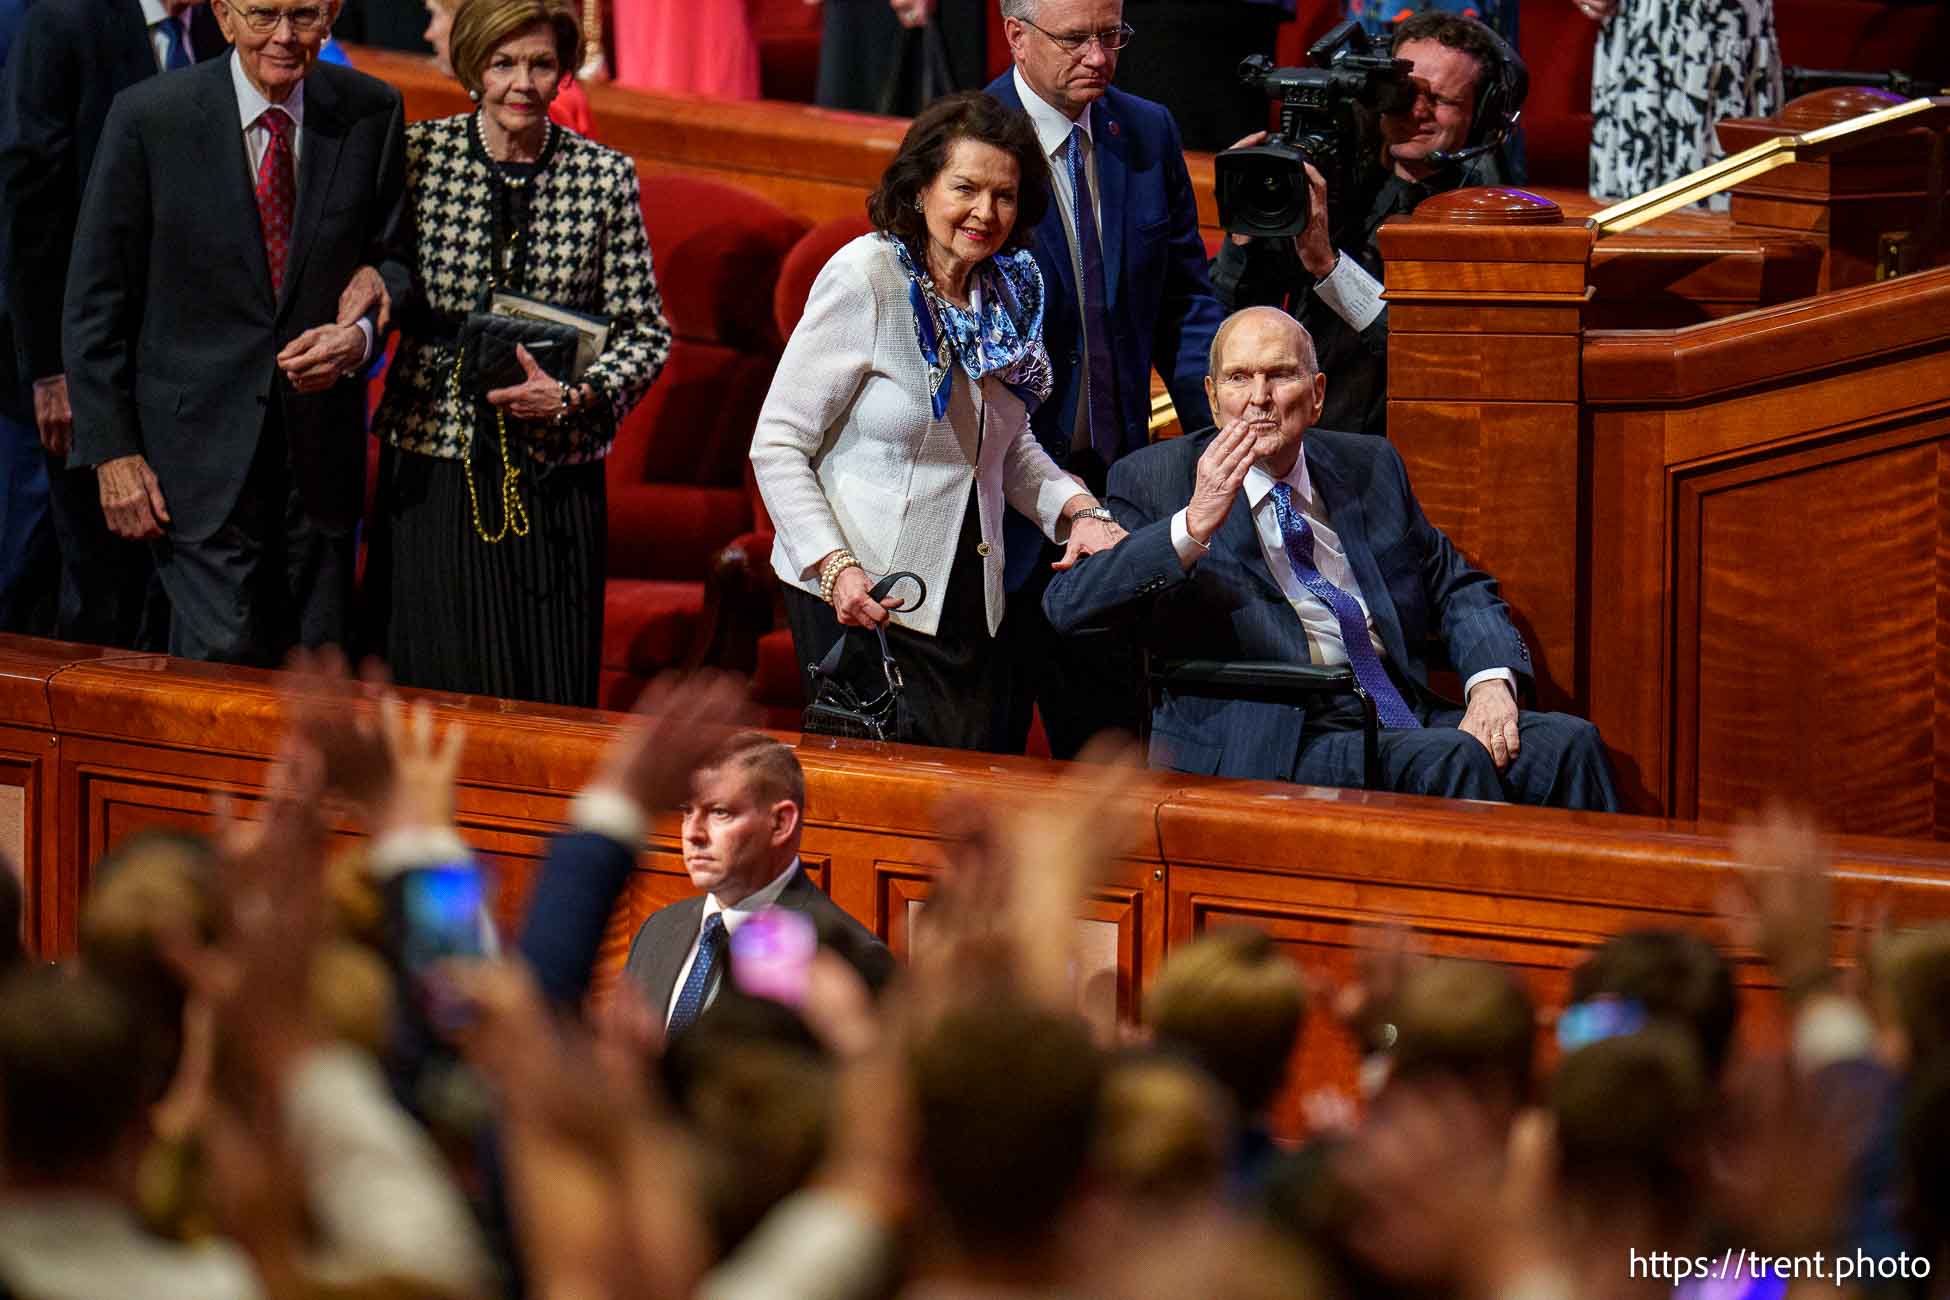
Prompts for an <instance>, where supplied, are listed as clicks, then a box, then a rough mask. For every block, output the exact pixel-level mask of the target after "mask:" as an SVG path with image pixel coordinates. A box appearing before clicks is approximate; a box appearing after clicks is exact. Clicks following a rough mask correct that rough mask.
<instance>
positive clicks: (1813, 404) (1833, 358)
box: [1580, 270, 1950, 835]
mask: <svg viewBox="0 0 1950 1300" xmlns="http://www.w3.org/2000/svg"><path fill="white" fill-rule="evenodd" d="M1947 337H1950V270H1938V271H1931V272H1925V273H1921V274H1918V275H1914V276H1909V277H1905V278H1903V279H1899V280H1893V281H1888V282H1885V283H1881V284H1876V285H1866V286H1862V287H1860V288H1856V289H1849V290H1844V291H1841V292H1839V293H1834V294H1830V295H1827V296H1826V297H1824V298H1822V299H1820V300H1818V301H1815V302H1808V303H1794V304H1788V305H1785V306H1780V307H1774V308H1768V309H1765V310H1762V311H1756V312H1752V313H1748V314H1746V315H1743V316H1739V317H1734V318H1730V319H1728V320H1724V321H1717V322H1714V323H1711V324H1707V325H1700V326H1694V327H1690V328H1686V329H1680V330H1672V331H1652V332H1621V333H1611V332H1604V331H1593V332H1591V333H1589V334H1587V336H1586V343H1585V351H1584V385H1585V405H1586V409H1587V412H1588V421H1589V466H1590V468H1589V483H1590V488H1589V499H1590V503H1591V531H1590V534H1589V538H1590V559H1589V577H1588V579H1587V580H1586V582H1585V584H1584V585H1585V586H1586V588H1587V589H1588V591H1589V592H1590V606H1589V608H1590V618H1589V622H1588V624H1587V625H1586V626H1585V627H1584V629H1583V632H1582V633H1581V636H1580V643H1581V646H1582V648H1583V651H1584V653H1585V654H1586V655H1587V656H1588V660H1589V664H1590V679H1589V680H1590V691H1589V696H1588V698H1589V714H1590V717H1591V718H1592V720H1593V721H1595V722H1597V723H1598V724H1599V726H1600V728H1601V729H1602V730H1603V732H1604V734H1605V736H1606V738H1607V741H1608V742H1609V743H1610V744H1611V745H1612V746H1613V750H1614V753H1615V754H1616V755H1619V756H1620V757H1621V759H1622V760H1623V761H1622V762H1621V763H1620V767H1621V772H1620V775H1621V777H1624V778H1626V788H1627V789H1628V791H1629V794H1630V797H1631V798H1632V800H1633V802H1634V805H1635V806H1636V807H1639V808H1642V809H1645V810H1648V811H1650V810H1664V811H1667V812H1670V813H1672V814H1674V815H1678V816H1692V815H1698V816H1701V817H1707V818H1722V817H1727V816H1730V815H1732V814H1733V813H1734V812H1735V811H1736V810H1739V809H1743V808H1751V807H1753V806H1755V805H1756V803H1758V802H1760V801H1761V800H1762V799H1763V798H1764V797H1765V796H1766V795H1768V794H1770V793H1785V794H1790V795H1792V796H1793V797H1795V798H1796V799H1797V800H1800V801H1803V802H1809V803H1812V804H1813V805H1814V806H1816V807H1818V808H1821V809H1822V810H1824V812H1826V813H1827V814H1828V815H1830V816H1831V817H1832V819H1833V820H1834V822H1835V824H1837V825H1840V826H1843V827H1845V828H1847V829H1849V830H1854V831H1863V832H1870V833H1877V834H1912V835H1938V834H1944V833H1945V832H1946V820H1950V819H1946V817H1945V816H1944V814H1943V813H1941V812H1940V811H1939V809H1940V808H1941V807H1942V806H1943V805H1944V802H1945V801H1944V798H1943V789H1942V787H1943V786H1944V783H1945V777H1944V775H1943V772H1944V763H1943V762H1942V761H1940V760H1939V758H1938V755H1939V753H1942V752H1944V751H1945V750H1946V743H1945V740H1944V739H1943V736H1944V733H1945V730H1946V722H1945V716H1944V709H1945V705H1946V698H1945V697H1946V688H1945V686H1944V685H1943V683H1944V681H1945V680H1946V677H1945V669H1946V667H1950V664H1946V662H1945V656H1944V651H1943V648H1942V647H1943V645H1944V641H1945V638H1946V624H1945V618H1946V614H1950V610H1946V608H1945V602H1944V600H1943V597H1942V594H1941V592H1942V588H1943V585H1944V583H1945V581H1946V578H1945V576H1944V573H1943V571H1942V569H1943V566H1942V562H1941V561H1940V560H1939V558H1938V557H1939V555H1940V554H1941V552H1942V550H1943V548H1944V547H1945V545H1946V537H1945V511H1944V507H1943V504H1942V499H1943V494H1944V482H1943V474H1942V471H1941V469H1940V467H1939V466H1940V461H1941V459H1942V457H1943V456H1944V455H1945V452H1944V450H1943V447H1944V442H1945V440H1946V437H1950V349H1946V347H1945V346H1944V344H1945V340H1946V338H1947Z"/></svg>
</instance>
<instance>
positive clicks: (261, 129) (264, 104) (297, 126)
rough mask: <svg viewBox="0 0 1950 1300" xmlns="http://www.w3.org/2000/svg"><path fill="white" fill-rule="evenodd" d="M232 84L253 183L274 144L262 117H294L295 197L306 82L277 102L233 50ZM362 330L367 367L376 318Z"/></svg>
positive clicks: (299, 175)
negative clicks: (273, 112)
mask: <svg viewBox="0 0 1950 1300" xmlns="http://www.w3.org/2000/svg"><path fill="white" fill-rule="evenodd" d="M230 84H231V86H232V87H233V88H235V89H236V91H237V120H238V121H240V122H242V123H243V124H244V161H246V162H248V163H249V164H250V168H251V184H252V185H253V186H255V185H256V184H257V169H258V168H260V167H262V166H263V165H264V151H265V150H266V149H269V148H270V147H271V132H270V131H269V130H268V129H267V128H266V127H265V126H264V124H263V122H261V121H260V120H259V119H260V118H262V117H263V116H264V114H265V111H266V110H268V109H271V108H274V107H275V108H281V109H283V110H284V111H285V113H286V114H288V115H289V116H290V118H291V179H292V190H291V193H292V196H293V197H294V198H295V197H296V196H297V194H298V193H299V189H298V186H299V184H300V183H301V178H302V177H303V176H304V174H305V171H304V168H302V167H300V166H299V165H298V164H299V161H300V160H301V159H302V158H303V157H304V148H305V132H304V125H305V83H304V82H302V81H300V82H299V83H298V84H297V85H295V86H293V87H292V88H291V94H290V95H288V96H286V98H285V101H284V103H282V104H276V105H274V104H272V103H271V101H270V100H268V99H266V98H264V93H263V92H262V91H260V90H259V89H258V88H257V87H256V86H253V85H251V83H250V78H249V77H246V76H245V75H244V65H243V64H241V63H239V62H238V61H237V55H236V53H235V52H234V51H233V52H232V53H231V55H230ZM291 215H292V220H293V221H294V222H295V221H296V220H297V215H298V214H297V213H296V212H295V211H294V212H293V213H292V214H291ZM311 324H313V325H326V324H330V322H329V321H313V322H312V323H311ZM310 327H311V326H310V325H307V326H306V328H307V329H309V328H310ZM359 333H360V334H361V335H363V336H364V338H365V341H366V350H365V351H364V352H363V353H362V354H361V355H360V357H359V365H360V367H361V368H363V367H364V366H365V365H366V363H367V362H369V361H371V360H372V345H373V329H372V321H371V320H370V319H368V318H367V317H363V316H362V317H360V318H359Z"/></svg>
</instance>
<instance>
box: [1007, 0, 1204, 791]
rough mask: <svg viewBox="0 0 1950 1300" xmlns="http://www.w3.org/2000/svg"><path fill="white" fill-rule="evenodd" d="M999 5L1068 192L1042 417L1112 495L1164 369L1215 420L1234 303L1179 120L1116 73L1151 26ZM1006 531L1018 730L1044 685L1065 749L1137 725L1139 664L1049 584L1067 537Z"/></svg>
mask: <svg viewBox="0 0 1950 1300" xmlns="http://www.w3.org/2000/svg"><path fill="white" fill-rule="evenodd" d="M1001 4H1002V30H1003V33H1004V35H1006V36H1007V37H1008V40H1009V51H1010V54H1011V55H1012V56H1013V59H1014V64H1015V66H1014V67H1013V68H1012V69H1011V70H1010V71H1008V72H1006V73H1004V74H1003V75H1002V76H1000V77H997V78H996V79H995V81H994V82H992V83H991V84H990V85H989V87H988V91H989V93H990V94H991V95H994V96H995V97H996V98H997V99H999V100H1001V101H1002V102H1003V103H1005V104H1007V105H1009V106H1010V107H1012V108H1020V109H1022V110H1023V111H1024V112H1025V113H1027V114H1028V115H1029V120H1030V122H1031V123H1032V124H1033V125H1034V126H1035V128H1036V138H1037V139H1038V141H1040V142H1041V144H1042V147H1043V152H1044V153H1045V154H1046V155H1047V156H1048V159H1049V167H1050V186H1051V198H1052V200H1053V201H1052V202H1051V203H1050V205H1049V212H1048V213H1047V214H1046V215H1045V216H1044V218H1043V220H1042V223H1041V224H1040V225H1038V226H1037V227H1036V233H1035V242H1034V244H1033V245H1032V247H1033V248H1034V250H1035V253H1036V265H1037V266H1038V267H1040V268H1041V269H1042V272H1043V283H1044V284H1045V285H1047V286H1048V293H1047V297H1046V305H1045V307H1044V315H1043V342H1044V345H1045V346H1046V347H1047V348H1048V350H1049V358H1050V372H1051V375H1052V377H1053V379H1054V381H1055V390H1054V391H1053V392H1052V393H1051V394H1050V397H1049V400H1048V401H1046V402H1044V403H1043V404H1042V405H1041V406H1040V407H1038V408H1037V409H1036V412H1035V414H1034V416H1033V417H1032V418H1031V421H1030V427H1031V428H1032V429H1033V430H1034V431H1035V434H1036V438H1037V441H1039V442H1041V443H1042V444H1043V449H1044V450H1045V451H1047V452H1049V454H1050V455H1051V456H1052V457H1054V458H1055V459H1056V462H1057V464H1059V465H1061V466H1063V467H1064V468H1065V469H1067V470H1070V471H1071V472H1073V473H1075V474H1077V475H1079V476H1080V477H1081V478H1082V479H1083V481H1084V482H1085V483H1086V484H1088V485H1089V486H1090V488H1091V489H1092V490H1094V491H1096V492H1099V493H1101V492H1102V491H1103V486H1104V473H1105V471H1106V469H1107V468H1108V467H1109V466H1111V465H1113V464H1115V463H1116V461H1117V459H1118V457H1120V456H1123V455H1125V454H1127V453H1129V452H1132V451H1135V450H1137V449H1138V448H1139V447H1142V446H1144V445H1145V443H1146V442H1147V441H1148V440H1149V437H1150V422H1151V372H1152V371H1153V369H1155V370H1156V371H1157V372H1158V373H1159V374H1160V375H1162V376H1163V377H1164V381H1165V385H1166V387H1167V388H1169V389H1170V391H1171V396H1172V401H1173V402H1174V403H1175V404H1176V405H1177V407H1178V413H1179V417H1180V419H1181V421H1182V422H1183V424H1184V427H1185V428H1187V429H1196V428H1198V427H1199V426H1201V425H1203V424H1204V423H1205V420H1206V416H1207V414H1208V411H1207V406H1206V399H1205V393H1204V391H1203V390H1202V389H1201V388H1200V386H1199V381H1200V380H1201V379H1202V378H1203V377H1204V374H1205V354H1206V350H1207V348H1209V347H1210V346H1211V343H1212V332H1213V331H1214V330H1216V329H1217V328H1218V326H1219V321H1220V319H1221V318H1222V317H1223V316H1224V315H1225V312H1224V311H1223V310H1222V309H1221V308H1220V306H1219V302H1218V299H1217V298H1215V297H1214V296H1213V294H1212V284H1211V281H1210V280H1209V279H1208V278H1207V275H1206V258H1205V244H1204V243H1203V241H1201V240H1200V238H1199V233H1198V204H1197V201H1196V200H1195V198H1194V197H1193V194H1192V181H1191V176H1190V175H1189V174H1188V173H1187V171H1186V170H1185V151H1184V146H1183V144H1181V143H1180V141H1179V138H1178V126H1177V124H1176V123H1175V122H1173V121H1172V117H1171V114H1170V112H1169V111H1167V110H1166V109H1165V108H1163V107H1162V106H1160V105H1158V104H1154V103H1152V102H1151V101H1150V100H1147V99H1139V98H1138V97H1137V96H1135V95H1127V94H1125V93H1123V92H1122V91H1120V90H1117V89H1116V88H1115V87H1113V86H1112V85H1111V84H1110V82H1111V78H1112V77H1113V76H1115V75H1116V72H1117V58H1118V51H1119V50H1121V49H1123V48H1124V46H1125V44H1126V43H1127V42H1129V41H1131V40H1133V39H1142V35H1141V34H1134V33H1133V32H1132V31H1131V29H1130V28H1129V27H1127V26H1125V25H1124V21H1123V19H1124V6H1123V0H1001ZM1079 196H1081V198H1079ZM1079 214H1081V216H1080V215H1079ZM1084 218H1087V220H1086V219H1084ZM1006 543H1007V544H1006V546H1005V548H1004V550H1005V552H1006V554H1007V555H1008V559H1009V567H1008V573H1007V574H1006V579H1005V580H1006V584H1007V587H1008V590H1009V609H1008V616H1007V617H1006V618H1005V619H1004V620H1003V623H1002V637H1003V639H1004V640H1005V641H1006V642H1007V643H1008V646H1009V651H1010V660H1011V662H1012V664H1013V665H1014V668H1015V672H1016V674H1017V676H1018V678H1019V679H1020V682H1021V689H1020V690H1019V692H1018V696H1017V699H1016V701H1015V704H1014V707H1013V709H1012V711H1011V717H1010V718H1009V720H1008V722H1009V726H1008V730H1009V731H1010V732H1011V733H1012V734H1014V735H1015V736H1018V737H1020V736H1022V735H1025V734H1026V733H1027V731H1028V728H1029V709H1030V703H1031V700H1032V697H1033V700H1034V702H1035V703H1036V704H1037V705H1038V706H1040V707H1041V709H1042V715H1043V725H1044V728H1045V730H1046V731H1047V733H1048V735H1049V741H1050V748H1051V750H1052V752H1054V753H1055V754H1056V755H1057V757H1059V758H1066V757H1070V756H1072V755H1074V754H1075V753H1076V751H1077V750H1079V749H1081V748H1082V747H1083V744H1084V742H1085V741H1086V740H1088V739H1089V738H1090V736H1091V735H1092V734H1094V733H1095V732H1096V731H1097V730H1098V729H1099V728H1101V727H1103V726H1106V725H1112V724H1116V723H1124V722H1128V723H1131V724H1134V723H1135V721H1136V715H1135V711H1134V701H1135V700H1136V688H1135V686H1134V685H1133V684H1132V683H1131V681H1130V680H1129V677H1130V665H1129V663H1128V661H1124V660H1120V659H1119V658H1118V657H1117V656H1116V655H1115V653H1114V647H1109V646H1105V645H1103V644H1094V645H1090V646H1088V647H1085V646H1082V645H1075V646H1073V645H1071V644H1068V643H1066V642H1064V641H1063V640H1061V639H1059V638H1057V637H1056V636H1054V635H1053V634H1052V633H1051V631H1050V628H1049V624H1048V623H1047V622H1046V621H1045V620H1044V618H1043V616H1042V592H1043V587H1044V585H1045V583H1046V582H1047V581H1048V579H1049V574H1050V567H1049V566H1050V564H1051V563H1052V562H1054V561H1055V560H1057V559H1059V558H1060V551H1059V550H1051V549H1050V548H1048V547H1047V546H1045V544H1044V543H1043V540H1042V538H1041V537H1040V536H1039V535H1038V534H1037V532H1036V530H1035V528H1034V527H1033V526H1031V525H1030V524H1029V523H1028V521H1027V520H1025V519H1023V518H1022V517H1021V516H1019V515H1016V514H1014V513H1013V512H1012V513H1011V514H1010V515H1009V518H1008V532H1007V534H1006Z"/></svg>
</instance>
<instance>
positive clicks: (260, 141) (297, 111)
mask: <svg viewBox="0 0 1950 1300" xmlns="http://www.w3.org/2000/svg"><path fill="white" fill-rule="evenodd" d="M230 84H231V85H232V86H233V87H235V88H236V91H237V120H238V121H240V122H242V123H243V124H244V161H246V162H248V163H249V164H250V167H251V179H252V181H253V182H255V181H256V179H257V169H258V168H259V167H262V166H263V165H264V151H265V150H266V149H268V148H270V147H271V133H270V132H269V131H267V130H265V129H264V126H263V124H262V123H261V122H259V121H258V119H259V118H261V117H263V116H264V111H265V110H266V109H269V108H273V107H276V108H281V109H283V110H284V111H285V113H286V114H288V115H289V116H290V118H291V126H292V131H291V170H292V176H293V177H294V179H295V178H297V177H300V176H303V175H304V172H303V171H302V170H301V169H300V168H299V166H298V161H299V159H301V158H303V157H304V148H305V132H304V125H305V83H304V82H302V81H300V82H299V83H298V84H297V85H295V86H293V87H292V88H291V94H290V95H289V96H288V97H287V98H286V99H285V101H284V103H282V104H277V105H273V104H272V103H271V101H270V100H268V99H266V98H264V92H263V91H261V90H259V89H258V88H257V87H256V86H253V85H251V82H250V78H249V77H246V76H245V75H244V65H243V64H241V63H239V62H238V61H237V56H236V54H235V53H234V52H233V53H232V54H231V56H230Z"/></svg>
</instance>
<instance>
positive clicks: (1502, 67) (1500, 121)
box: [1429, 23, 1530, 167]
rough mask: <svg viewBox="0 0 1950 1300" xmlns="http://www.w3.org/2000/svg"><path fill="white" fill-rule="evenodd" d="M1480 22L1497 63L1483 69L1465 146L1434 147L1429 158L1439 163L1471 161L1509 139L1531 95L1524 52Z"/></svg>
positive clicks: (1479, 25) (1440, 165)
mask: <svg viewBox="0 0 1950 1300" xmlns="http://www.w3.org/2000/svg"><path fill="white" fill-rule="evenodd" d="M1477 26H1478V27H1479V28H1480V29H1481V30H1482V33H1483V35H1485V36H1487V37H1488V38H1489V41H1490V45H1491V46H1492V47H1493V48H1494V49H1495V50H1496V60H1495V66H1493V67H1486V68H1484V69H1483V70H1482V73H1481V80H1482V86H1481V87H1480V89H1478V91H1477V93H1476V113H1475V116H1473V117H1471V118H1470V119H1469V136H1468V138H1467V139H1466V140H1464V142H1463V147H1462V148H1460V149H1455V150H1447V149H1437V150H1432V151H1430V153H1429V161H1430V162H1433V163H1435V164H1436V165H1437V166H1439V167H1450V166H1454V165H1456V164H1458V163H1465V162H1471V161H1473V160H1475V159H1477V158H1481V157H1482V156H1483V155H1484V154H1486V153H1489V152H1490V151H1491V150H1493V149H1496V148H1497V147H1498V146H1500V145H1501V144H1502V143H1503V142H1504V141H1505V140H1508V139H1509V138H1510V133H1511V132H1512V131H1514V130H1516V127H1517V121H1518V119H1520V118H1521V117H1522V116H1523V102H1524V100H1525V99H1526V98H1528V97H1529V95H1530V69H1529V68H1527V67H1525V66H1524V62H1523V56H1521V55H1519V54H1518V53H1517V51H1516V49H1515V48H1514V47H1513V46H1512V45H1511V44H1510V42H1508V41H1506V40H1504V39H1503V37H1502V36H1500V35H1498V34H1497V32H1496V31H1495V30H1494V29H1493V28H1491V27H1490V26H1489V24H1487V23H1479V24H1477Z"/></svg>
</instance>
